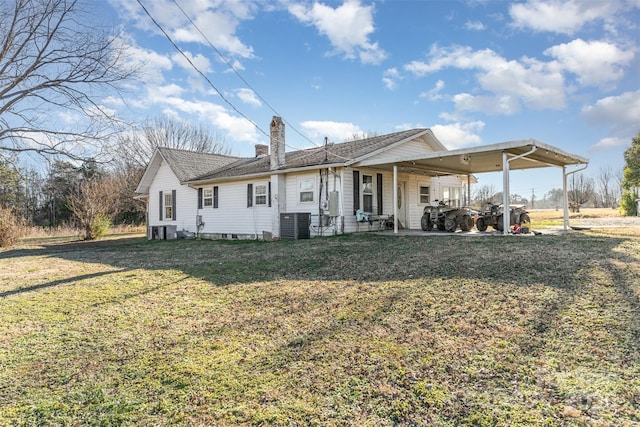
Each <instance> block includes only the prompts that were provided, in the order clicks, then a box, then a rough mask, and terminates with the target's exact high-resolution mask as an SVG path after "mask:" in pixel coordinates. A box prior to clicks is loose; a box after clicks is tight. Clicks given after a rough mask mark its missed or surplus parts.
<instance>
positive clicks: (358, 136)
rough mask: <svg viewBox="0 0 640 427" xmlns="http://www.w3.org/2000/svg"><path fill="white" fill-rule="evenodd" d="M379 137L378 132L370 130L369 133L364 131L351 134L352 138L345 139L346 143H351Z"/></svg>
mask: <svg viewBox="0 0 640 427" xmlns="http://www.w3.org/2000/svg"><path fill="white" fill-rule="evenodd" d="M376 136H378V132H375V131H372V130H368V131H366V132H365V131H362V132H354V133H352V134H351V136H350V137H347V138H345V139H344V142H349V141H359V140H361V139H368V138H373V137H376Z"/></svg>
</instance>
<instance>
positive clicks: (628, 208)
mask: <svg viewBox="0 0 640 427" xmlns="http://www.w3.org/2000/svg"><path fill="white" fill-rule="evenodd" d="M637 198H638V193H636V192H635V191H630V190H626V189H625V190H624V191H623V192H622V197H621V198H620V207H619V209H620V214H622V215H623V216H635V215H637V214H638V211H637V205H636V199H637Z"/></svg>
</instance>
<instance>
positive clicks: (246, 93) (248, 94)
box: [236, 88, 262, 107]
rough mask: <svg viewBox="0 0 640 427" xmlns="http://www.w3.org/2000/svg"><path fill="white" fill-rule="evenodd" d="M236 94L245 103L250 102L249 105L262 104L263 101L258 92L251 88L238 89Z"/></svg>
mask: <svg viewBox="0 0 640 427" xmlns="http://www.w3.org/2000/svg"><path fill="white" fill-rule="evenodd" d="M236 95H237V96H238V98H240V99H241V100H242V102H244V103H245V104H249V105H251V106H253V107H260V106H262V102H261V101H260V99H259V98H258V96H257V95H256V93H255V92H254V91H252V90H251V89H247V88H240V89H238V90H236Z"/></svg>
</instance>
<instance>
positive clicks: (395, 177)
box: [393, 165, 398, 234]
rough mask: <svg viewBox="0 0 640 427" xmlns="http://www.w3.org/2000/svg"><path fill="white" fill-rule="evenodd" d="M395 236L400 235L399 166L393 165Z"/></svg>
mask: <svg viewBox="0 0 640 427" xmlns="http://www.w3.org/2000/svg"><path fill="white" fill-rule="evenodd" d="M393 234H398V166H397V165H393Z"/></svg>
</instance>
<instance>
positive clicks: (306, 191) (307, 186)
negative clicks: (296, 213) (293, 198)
mask: <svg viewBox="0 0 640 427" xmlns="http://www.w3.org/2000/svg"><path fill="white" fill-rule="evenodd" d="M314 184H315V180H314V179H313V178H308V179H303V180H301V181H300V202H301V203H304V202H313V190H314V188H313V187H314Z"/></svg>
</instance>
